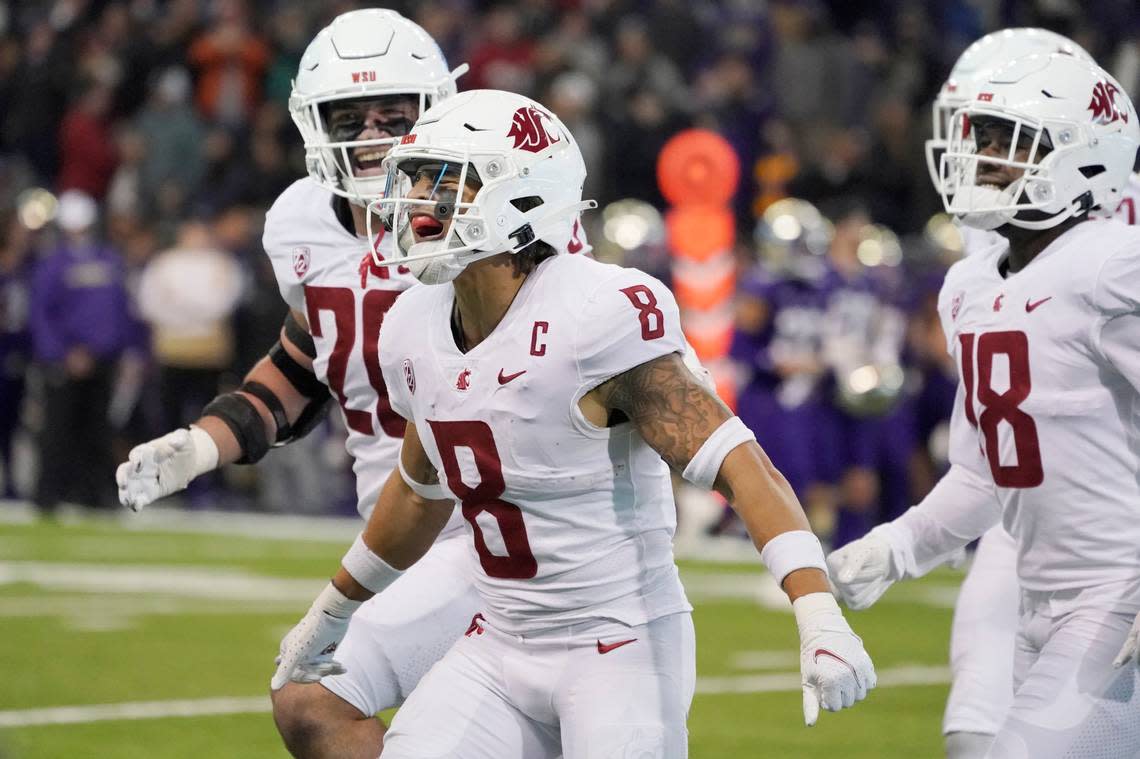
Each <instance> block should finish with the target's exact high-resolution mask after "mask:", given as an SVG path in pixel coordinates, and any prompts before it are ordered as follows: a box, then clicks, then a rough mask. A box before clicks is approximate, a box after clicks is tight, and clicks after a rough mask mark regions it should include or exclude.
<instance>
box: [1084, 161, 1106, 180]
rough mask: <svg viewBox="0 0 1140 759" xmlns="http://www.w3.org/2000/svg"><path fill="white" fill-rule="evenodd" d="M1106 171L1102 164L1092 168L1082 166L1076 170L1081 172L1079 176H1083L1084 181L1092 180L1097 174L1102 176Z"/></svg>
mask: <svg viewBox="0 0 1140 759" xmlns="http://www.w3.org/2000/svg"><path fill="white" fill-rule="evenodd" d="M1107 170H1108V169H1106V168H1105V167H1104V166H1103V165H1102V164H1096V165H1094V166H1082V167H1080V168H1079V169H1077V171H1079V172H1081V174H1083V175H1084V177H1085V179H1092V178H1093V177H1095V176H1097V175H1098V174H1103V173H1104V172H1106V171H1107Z"/></svg>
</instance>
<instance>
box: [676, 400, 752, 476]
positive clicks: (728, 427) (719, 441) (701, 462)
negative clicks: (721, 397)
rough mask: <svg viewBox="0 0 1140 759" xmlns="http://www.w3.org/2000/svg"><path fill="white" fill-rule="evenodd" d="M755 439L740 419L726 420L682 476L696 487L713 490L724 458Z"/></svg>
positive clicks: (702, 447)
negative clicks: (739, 446)
mask: <svg viewBox="0 0 1140 759" xmlns="http://www.w3.org/2000/svg"><path fill="white" fill-rule="evenodd" d="M755 439H756V436H755V435H754V434H752V430H750V429H748V428H747V427H745V426H744V422H742V421H740V417H738V416H734V417H732V418H731V419H726V420H725V421H724V423H723V424H722V425H720V426H719V427H717V428H716V429H715V430H714V431H713V434H711V435H709V436H708V439H707V440H705V442H704V444H703V445H701V447H700V448H699V449H698V450H697V452H696V453H695V454H694V455H693V458H692V460H691V461H689V465H688V466H687V467H685V471H684V472H682V473H681V476H682V477H684V478H685V479H686V480H688V481H689V482H691V483H693V484H694V485H697V486H699V487H702V488H704V489H705V490H711V489H712V486H713V483H715V482H716V476H717V474H719V473H720V465H721V464H722V463H724V457H725V456H727V455H728V454H729V453H731V452H732V449H733V448H735V447H736V446H738V445H741V444H743V443H747V442H748V441H749V440H755Z"/></svg>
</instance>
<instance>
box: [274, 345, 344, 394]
mask: <svg viewBox="0 0 1140 759" xmlns="http://www.w3.org/2000/svg"><path fill="white" fill-rule="evenodd" d="M269 360H270V361H272V362H273V365H274V366H276V367H277V370H278V371H279V372H281V373H282V374H284V375H285V379H287V380H289V384H290V385H292V386H293V387H294V389H296V391H297V392H298V393H300V394H301V395H303V396H305V397H306V398H310V399H313V400H316V399H318V398H326V397H327V396H328V394H329V389H328V388H327V387H325V384H324V383H323V382H321V381H320V380H319V379H317V375H315V374H313V370H312V369H309V368H307V367H304V366H301V365H300V364H298V363H297V360H296V359H295V358H293V357H292V356H290V355H289V351H287V350H285V346H284V345H282V344H281V342H280V341H278V342H276V343H274V344H273V347H272V348H270V349H269Z"/></svg>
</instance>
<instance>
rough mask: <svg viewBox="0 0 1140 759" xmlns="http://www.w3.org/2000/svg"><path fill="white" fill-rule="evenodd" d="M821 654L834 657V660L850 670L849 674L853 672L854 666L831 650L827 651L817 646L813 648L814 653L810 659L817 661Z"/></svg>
mask: <svg viewBox="0 0 1140 759" xmlns="http://www.w3.org/2000/svg"><path fill="white" fill-rule="evenodd" d="M821 656H828V657H830V658H832V659H835V661H837V662H839V663H840V664H842V665H843V666H845V667H847V669H849V670H851V674H853V675H854V674H855V668H854V667H852V666H851V664H850V663H849V662H848V661H847V660H846V659H844V658H843V657H842V656H840V655H839V654H837V653H834V652H832V651H828V650H827V649H826V648H817V649H816V650H815V653H814V654H812V660H813V661H817V662H818V661H819V657H821Z"/></svg>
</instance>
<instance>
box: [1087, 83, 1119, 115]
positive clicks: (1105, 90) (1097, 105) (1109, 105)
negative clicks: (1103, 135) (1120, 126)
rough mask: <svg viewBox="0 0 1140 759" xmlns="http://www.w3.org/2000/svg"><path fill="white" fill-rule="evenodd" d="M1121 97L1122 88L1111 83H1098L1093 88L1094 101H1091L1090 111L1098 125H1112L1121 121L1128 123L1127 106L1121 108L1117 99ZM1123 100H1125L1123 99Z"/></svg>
mask: <svg viewBox="0 0 1140 759" xmlns="http://www.w3.org/2000/svg"><path fill="white" fill-rule="evenodd" d="M1120 96H1121V92H1120V88H1118V87H1117V86H1116V85H1115V84H1112V83H1111V82H1097V83H1096V85H1095V86H1094V87H1093V91H1092V100H1090V101H1089V110H1090V111H1092V119H1093V121H1094V122H1096V123H1098V124H1111V123H1112V122H1114V121H1116V120H1117V119H1120V120H1121V121H1123V122H1124V123H1125V124H1127V123H1128V111H1127V110H1126V109H1127V106H1125V108H1121V107H1120V105H1119V103H1118V101H1117V98H1118V97H1120ZM1121 99H1123V98H1121Z"/></svg>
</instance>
